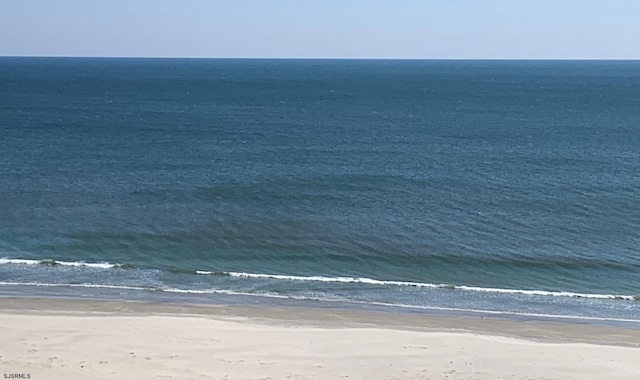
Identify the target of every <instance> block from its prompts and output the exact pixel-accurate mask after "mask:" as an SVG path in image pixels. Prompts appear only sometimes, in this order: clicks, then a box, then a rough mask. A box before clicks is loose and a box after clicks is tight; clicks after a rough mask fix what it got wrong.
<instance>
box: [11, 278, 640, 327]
mask: <svg viewBox="0 0 640 380" xmlns="http://www.w3.org/2000/svg"><path fill="white" fill-rule="evenodd" d="M0 286H40V287H71V288H104V289H119V290H136V291H160V292H168V293H182V294H224V295H235V296H251V297H265V298H278V299H293V300H307V301H321V302H334V303H336V302H340V303H351V304H360V305H371V306H383V307H398V308H403V309H416V310H437V311H449V312H462V313H477V314H492V315H505V316H521V317H535V318H558V319H568V320H571V319H575V320H585V321H589V320H591V321H609V322H630V323H638V324H640V319H628V318H607V317H595V316H578V315H570V314H542V313H524V312H509V311H500V310H482V309H464V308H456V307H438V306H421V305H407V304H395V303H387V302H376V301H360V300H351V299H345V298H328V297H308V296H296V295H282V294H276V293H268V292H259V293H249V292H238V291H233V290H226V289H180V288H152V287H139V286H126V285H108V284H54V283H39V282H8V281H0Z"/></svg>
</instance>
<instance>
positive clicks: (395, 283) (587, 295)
mask: <svg viewBox="0 0 640 380" xmlns="http://www.w3.org/2000/svg"><path fill="white" fill-rule="evenodd" d="M196 274H201V275H212V274H225V275H228V276H231V277H240V278H257V279H275V280H284V281H315V282H330V283H331V282H332V283H361V284H369V285H379V286H409V287H417V288H432V289H447V290H465V291H473V292H486V293H504V294H523V295H531V296H551V297H573V298H590V299H617V300H627V301H634V300H636V297H634V296H631V295H623V294H594V293H575V292H564V291H548V290H527V289H504V288H485V287H479V286H467V285H451V284H432V283H427V282H412V281H386V280H376V279H372V278H367V277H326V276H289V275H281V274H264V273H245V272H210V271H196Z"/></svg>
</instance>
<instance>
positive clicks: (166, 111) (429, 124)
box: [0, 57, 640, 322]
mask: <svg viewBox="0 0 640 380" xmlns="http://www.w3.org/2000/svg"><path fill="white" fill-rule="evenodd" d="M0 89H1V91H0V296H23V297H33V296H46V297H73V298H109V299H124V300H133V299H136V300H159V301H171V302H186V303H190V302H198V303H200V302H205V303H206V302H212V303H220V302H222V303H224V302H236V303H250V304H254V303H260V304H271V303H279V302H287V303H292V304H300V305H307V304H310V303H315V304H320V305H324V306H327V305H328V306H329V307H332V306H335V307H346V308H349V307H363V306H367V305H371V306H377V307H390V308H397V309H403V310H408V311H412V312H420V311H424V312H433V311H452V312H472V311H480V312H483V313H498V314H503V315H514V316H525V317H526V316H531V317H541V316H542V317H544V316H553V317H556V318H568V319H575V320H583V319H592V320H603V321H638V322H640V62H639V61H428V60H427V61H421V60H416V61H411V60H234V59H107V58H104V59H98V58H93V59H89V58H10V57H4V58H0Z"/></svg>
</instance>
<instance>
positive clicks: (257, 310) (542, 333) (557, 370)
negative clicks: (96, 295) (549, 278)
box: [0, 298, 640, 380]
mask: <svg viewBox="0 0 640 380" xmlns="http://www.w3.org/2000/svg"><path fill="white" fill-rule="evenodd" d="M0 308H1V309H2V312H1V313H0V372H1V373H2V374H3V378H4V379H10V378H30V379H47V380H49V379H51V380H57V379H65V380H67V379H340V378H343V379H347V378H348V379H368V380H372V379H638V378H640V362H639V361H638V360H637V359H638V358H639V357H640V329H628V328H618V327H605V326H593V325H580V324H568V323H567V324H559V323H545V322H527V321H511V320H503V319H497V318H480V317H478V318H471V317H441V316H425V315H411V314H401V315H397V314H392V313H385V312H364V311H348V310H335V309H309V308H294V307H269V306H260V307H258V306H197V305H193V306H191V305H189V306H186V305H172V304H152V303H141V302H119V301H84V300H57V299H20V298H2V299H0Z"/></svg>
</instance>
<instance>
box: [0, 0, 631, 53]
mask: <svg viewBox="0 0 640 380" xmlns="http://www.w3.org/2000/svg"><path fill="white" fill-rule="evenodd" d="M0 55H3V56H8V55H9V56H15V55H18V56H127V57H131V56H133V57H288V58H307V57H317V58H623V59H624V58H627V59H629V58H630V59H640V0H609V1H607V0H484V1H481V0H322V1H320V0H228V1H222V0H182V1H178V0H0Z"/></svg>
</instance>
